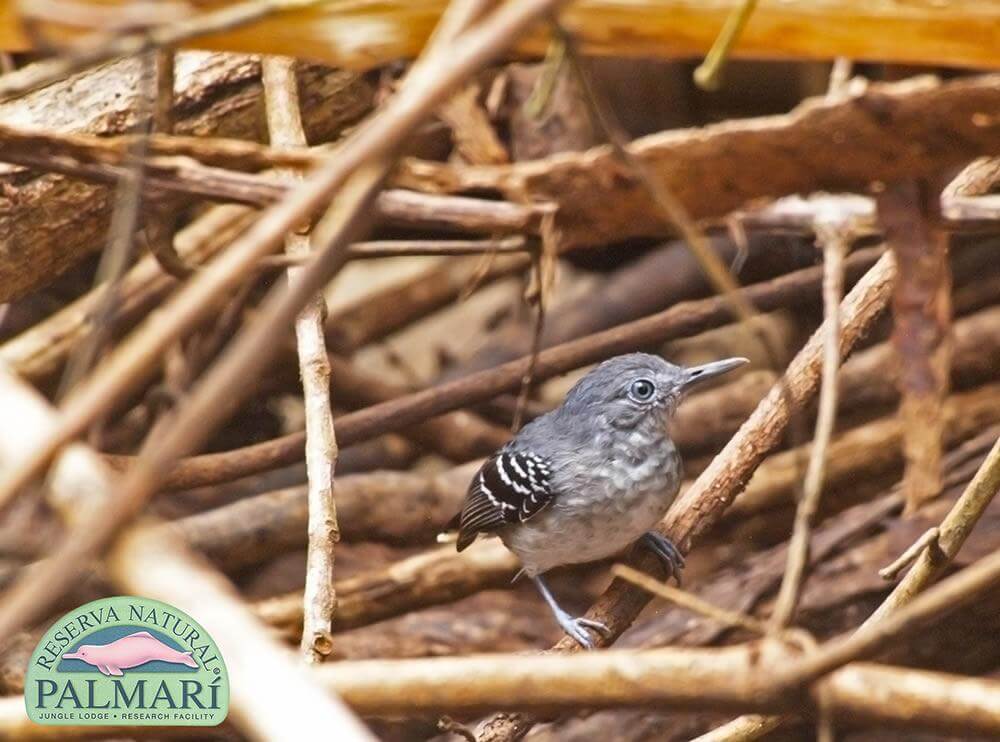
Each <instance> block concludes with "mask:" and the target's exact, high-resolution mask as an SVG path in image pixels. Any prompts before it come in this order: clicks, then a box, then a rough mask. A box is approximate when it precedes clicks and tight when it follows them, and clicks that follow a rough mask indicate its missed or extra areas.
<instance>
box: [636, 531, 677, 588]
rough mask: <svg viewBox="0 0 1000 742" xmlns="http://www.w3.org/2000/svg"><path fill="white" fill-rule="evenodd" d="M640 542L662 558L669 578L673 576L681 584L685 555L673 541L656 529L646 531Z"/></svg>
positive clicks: (661, 561) (658, 557)
mask: <svg viewBox="0 0 1000 742" xmlns="http://www.w3.org/2000/svg"><path fill="white" fill-rule="evenodd" d="M639 542H640V543H641V544H642V545H643V546H645V547H646V548H647V549H649V550H650V551H651V552H653V555H654V556H655V557H656V558H657V559H659V560H660V563H661V564H663V568H664V569H665V570H666V571H667V579H668V580H669V579H670V578H671V577H673V578H674V579H675V580H677V584H678V586H679V585H680V584H681V570H682V569H684V556H683V555H682V554H681V553H680V552H679V551H678V550H677V547H676V546H674V544H673V542H672V541H671V540H670V539H668V538H667V537H666V536H663V535H661V534H659V533H657V532H656V531H648V532H646V533H645V534H643V536H642V538H641V539H639Z"/></svg>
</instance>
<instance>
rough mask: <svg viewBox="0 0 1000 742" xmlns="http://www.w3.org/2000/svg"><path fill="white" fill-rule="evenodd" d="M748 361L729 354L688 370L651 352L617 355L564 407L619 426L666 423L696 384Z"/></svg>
mask: <svg viewBox="0 0 1000 742" xmlns="http://www.w3.org/2000/svg"><path fill="white" fill-rule="evenodd" d="M745 363H749V361H748V360H747V359H746V358H726V359H725V360H722V361H714V362H712V363H705V364H703V365H700V366H692V367H690V368H686V367H684V366H675V365H674V364H672V363H667V362H666V361H665V360H663V359H662V358H660V357H659V356H654V355H650V354H648V353H629V354H627V355H622V356H616V357H614V358H610V359H608V360H607V361H604V362H603V363H601V364H600V365H599V366H597V367H596V368H594V369H593V370H592V371H591V372H590V373H588V374H587V375H586V376H584V377H583V378H582V379H580V381H579V382H577V384H576V385H575V386H574V387H573V388H572V389H571V390H570V391H569V394H567V395H566V401H565V402H564V403H563V408H564V409H565V410H566V411H567V412H568V413H570V414H584V413H586V412H593V413H597V414H598V415H600V416H602V417H603V418H604V420H606V421H607V423H608V424H610V425H611V426H612V427H615V428H619V429H628V428H634V427H636V426H638V425H640V424H641V423H643V422H645V421H649V422H652V423H654V424H662V423H665V422H666V420H667V419H669V417H670V416H671V415H673V413H674V411H675V410H676V409H677V405H678V404H679V403H680V401H681V399H682V398H683V397H684V395H685V394H686V393H687V392H688V391H690V390H691V389H692V388H694V387H695V386H697V385H699V384H702V383H704V382H706V381H708V380H709V379H713V378H715V377H716V376H720V375H722V374H724V373H727V372H729V371H732V370H733V369H735V368H738V367H740V366H742V365H743V364H745Z"/></svg>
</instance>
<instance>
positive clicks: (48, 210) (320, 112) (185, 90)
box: [0, 53, 372, 300]
mask: <svg viewBox="0 0 1000 742" xmlns="http://www.w3.org/2000/svg"><path fill="white" fill-rule="evenodd" d="M141 67H142V66H141V63H140V61H139V60H136V59H127V60H121V61H118V62H115V63H112V64H108V65H104V66H102V67H99V68H97V69H94V70H91V71H88V72H87V73H85V74H83V75H80V76H77V77H73V78H69V79H68V80H63V81H60V82H57V83H55V84H53V85H51V86H49V87H47V88H45V89H44V90H41V91H38V92H37V93H33V94H31V95H28V96H25V97H24V98H20V99H17V100H14V101H9V102H7V103H2V104H0V120H2V121H4V122H5V123H8V124H10V123H13V122H17V123H18V126H23V127H26V129H27V130H28V131H29V132H34V133H35V134H34V135H31V134H28V137H27V138H26V139H24V140H21V141H20V142H18V141H17V138H16V137H15V139H14V140H13V141H11V142H9V143H8V142H6V141H5V138H4V137H0V147H7V146H10V147H11V148H13V149H15V150H17V149H20V151H22V152H29V151H31V150H35V151H36V152H39V153H44V152H46V151H47V149H48V146H49V145H48V144H46V139H47V137H49V136H51V132H52V131H53V130H60V131H70V132H83V131H85V132H87V133H88V135H89V138H90V139H91V140H93V139H97V138H100V137H108V136H112V137H113V136H115V135H117V134H121V133H123V132H127V131H132V130H136V129H140V130H141V129H143V128H145V126H146V121H147V120H148V118H149V116H148V113H146V114H144V113H143V112H144V111H147V109H148V107H147V106H146V105H145V103H144V99H143V98H142V96H141V95H140V92H141V91H142V90H144V88H143V87H142V86H141V85H140V79H141V77H142V69H141ZM177 69H178V76H177V89H176V106H175V112H176V114H177V115H176V121H175V125H176V128H177V131H179V132H183V133H185V134H197V135H199V136H200V137H211V136H214V135H217V134H220V133H225V134H226V135H228V136H232V137H246V138H248V139H254V138H256V137H258V136H259V133H260V131H261V130H262V125H261V124H262V122H261V110H262V106H261V96H262V92H261V85H260V63H259V61H258V60H257V59H256V58H247V57H238V56H234V55H231V54H210V55H203V54H202V55H188V54H185V53H181V54H180V55H179V56H178V68H177ZM300 84H301V85H302V86H303V90H304V91H305V93H306V94H305V95H304V97H303V103H304V105H305V111H304V113H305V116H306V124H307V130H308V133H309V136H310V137H311V138H312V140H313V141H328V140H329V139H331V138H333V137H336V136H337V135H338V134H339V133H340V132H341V131H342V130H343V129H344V127H345V126H347V125H350V124H353V123H354V122H356V121H357V120H358V118H360V117H361V116H362V115H363V114H364V113H365V112H366V111H368V110H369V109H370V108H371V99H372V90H371V87H370V85H369V84H368V83H367V82H366V81H365V80H363V79H362V78H360V77H359V76H357V75H354V74H352V73H348V72H344V71H342V70H330V69H328V68H321V67H318V66H315V65H310V66H306V67H305V68H304V69H303V70H302V73H301V75H300ZM81 90H86V91H87V95H86V96H83V97H82V98H81V96H80V91H81ZM40 131H41V132H48V134H41V135H39V132H40ZM68 136H70V137H72V136H74V135H73V134H70V135H68ZM191 138H193V137H191ZM32 139H34V143H33V144H32V143H31V142H32ZM205 141H208V140H205ZM134 142H135V137H129V142H128V144H127V145H126V144H123V146H122V147H121V148H120V149H119V152H118V154H117V155H116V157H115V159H114V161H115V162H117V163H118V165H119V166H126V167H127V165H128V160H127V158H125V159H123V156H124V154H125V153H127V152H128V151H129V149H128V148H129V147H132V146H134ZM64 154H71V153H64ZM53 155H54V156H53V158H51V159H54V160H56V161H63V160H64V157H63V156H62V154H59V153H58V151H54V152H53ZM94 158H95V160H96V162H97V163H98V164H99V163H100V162H102V161H103V159H104V158H103V156H102V155H101V154H100V151H99V150H98V151H95V153H94ZM69 161H72V156H70V158H69ZM3 170H4V172H3V187H4V190H5V193H7V196H8V198H10V199H11V200H12V202H13V203H14V204H16V205H15V206H12V208H11V209H9V210H8V211H5V212H4V222H3V225H4V230H5V232H4V233H5V239H4V240H3V241H2V242H0V257H2V260H0V298H2V299H0V300H9V299H10V298H13V297H18V296H23V295H24V294H26V293H29V292H31V291H32V290H34V289H35V288H37V287H38V286H40V285H44V284H47V283H49V282H50V281H51V280H52V277H53V275H58V274H60V273H63V272H64V271H65V270H66V269H67V268H69V267H71V266H73V265H75V264H77V263H78V262H79V261H80V260H82V259H83V258H85V257H86V256H87V255H89V254H90V253H91V252H93V250H94V247H95V246H97V245H100V244H101V242H102V241H103V237H104V234H105V232H106V231H107V224H108V219H109V217H110V213H111V205H112V201H111V191H110V190H109V189H108V188H107V187H104V186H101V187H97V186H95V185H94V184H92V183H87V182H84V181H80V180H79V179H77V178H64V177H59V176H55V175H39V174H38V173H26V172H24V171H23V170H22V169H21V168H10V167H5V168H3ZM112 170H113V171H109V172H106V173H105V174H104V175H105V179H104V180H103V182H105V183H113V182H114V180H117V177H118V175H120V174H121V167H118V168H113V169H112ZM108 178H111V180H108ZM146 195H147V196H149V195H151V194H149V193H147V194H146ZM157 200H158V199H157ZM52 213H60V214H62V215H64V217H65V218H64V219H60V220H56V221H55V222H53V221H52V220H51V219H46V218H45V217H44V215H46V214H52Z"/></svg>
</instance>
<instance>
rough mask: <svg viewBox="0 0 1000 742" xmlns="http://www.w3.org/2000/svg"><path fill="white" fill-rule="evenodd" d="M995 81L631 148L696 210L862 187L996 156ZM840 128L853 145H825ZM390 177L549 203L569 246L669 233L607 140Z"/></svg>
mask: <svg viewBox="0 0 1000 742" xmlns="http://www.w3.org/2000/svg"><path fill="white" fill-rule="evenodd" d="M998 80H1000V78H998V77H997V76H996V75H986V76H982V77H977V78H963V79H959V80H952V81H949V82H946V83H941V82H938V81H935V80H933V79H929V78H916V79H913V80H907V81H904V82H899V83H891V84H884V85H870V86H867V87H866V88H855V89H853V90H852V92H851V94H850V95H845V96H844V97H840V98H838V99H837V100H835V101H827V100H823V99H816V100H809V101H806V102H805V103H803V104H801V105H800V106H799V107H798V108H796V109H795V110H794V111H792V112H791V113H789V114H786V115H783V116H772V117H767V118H758V119H747V120H741V121H731V122H726V123H723V124H716V125H713V126H708V127H704V128H701V129H695V130H691V131H674V132H662V133H659V134H653V135H650V136H648V137H644V138H642V139H639V140H637V141H635V142H633V143H632V144H631V145H630V146H629V151H630V152H631V153H632V154H633V156H634V157H636V158H638V160H640V161H641V162H642V163H643V164H644V165H645V167H646V169H647V170H648V171H649V172H650V173H652V174H653V176H654V177H656V178H657V179H658V180H660V181H662V182H663V184H664V185H665V186H666V187H667V188H668V189H669V190H670V191H671V192H672V193H673V194H674V195H675V196H676V198H677V200H678V202H679V203H680V205H682V206H684V207H685V208H686V209H687V211H688V212H689V214H690V215H691V216H692V217H693V218H695V219H708V218H715V217H719V216H722V215H724V214H726V213H728V212H730V211H732V210H734V209H737V208H740V207H742V206H744V205H745V204H746V203H747V202H749V201H752V200H754V199H759V198H764V197H778V196H785V195H788V194H790V193H810V192H813V191H817V190H828V191H832V192H840V191H859V190H864V189H865V188H867V186H868V184H869V183H871V182H872V181H873V180H881V181H884V182H891V181H893V180H899V179H901V178H908V177H920V176H924V175H932V174H934V173H937V172H940V171H942V170H945V169H947V168H948V167H949V166H952V165H955V164H961V163H963V162H968V161H969V160H971V159H973V158H975V157H977V156H980V155H984V154H993V153H995V151H996V150H997V148H998V147H1000V145H998V144H997V142H998V141H1000V137H998V136H997V133H998V131H1000V122H995V121H992V120H986V119H985V118H984V117H983V116H982V115H981V112H982V111H988V110H995V109H996V108H997V107H998V106H1000V85H998ZM842 137H843V138H844V139H843V141H850V142H851V147H850V149H849V150H843V149H842V148H839V147H830V146H828V145H829V143H830V142H831V141H842V139H841V138H842ZM943 143H944V144H943ZM793 153H794V154H793ZM789 157H792V158H793V159H792V160H791V161H790V160H789ZM792 161H793V162H794V164H791V165H790V162H792ZM695 174H696V175H695ZM764 174H766V177H765V176H764ZM397 180H398V182H400V183H402V184H405V185H407V186H409V187H413V188H416V189H419V190H427V191H434V192H459V191H463V190H467V189H490V190H499V191H500V192H501V193H504V194H506V195H507V197H508V198H509V199H510V200H512V201H518V200H523V201H525V202H536V203H545V202H548V203H553V204H556V205H557V206H558V211H557V221H558V224H557V226H558V227H559V228H560V229H561V230H562V231H563V234H564V237H565V245H564V246H565V247H566V248H567V249H570V248H572V247H577V246H595V245H604V244H614V243H619V242H621V241H622V240H625V239H627V238H629V237H637V236H649V235H654V234H663V232H664V223H663V220H662V217H661V215H660V212H659V209H658V208H657V206H656V204H655V203H654V202H653V200H652V198H651V197H650V195H649V194H648V193H647V192H646V188H645V186H644V184H643V183H642V182H641V180H640V179H638V178H636V177H635V176H634V175H633V174H632V173H631V172H630V171H629V170H628V169H627V168H626V167H625V166H624V165H622V164H621V163H620V162H618V160H617V158H616V157H615V154H614V152H613V151H611V150H609V149H608V148H601V147H598V148H594V149H591V150H588V151H587V152H582V153H572V154H567V153H564V154H560V155H556V156H553V157H550V158H547V159H544V160H538V161H535V162H525V163H515V164H512V165H508V166H494V167H463V168H461V169H458V168H454V167H450V166H448V165H440V164H434V163H427V162H415V161H411V162H408V163H406V165H405V169H404V171H403V172H401V173H400V175H399V176H398V177H397Z"/></svg>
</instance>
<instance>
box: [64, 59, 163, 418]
mask: <svg viewBox="0 0 1000 742" xmlns="http://www.w3.org/2000/svg"><path fill="white" fill-rule="evenodd" d="M154 64H155V59H154V57H153V55H152V54H146V55H143V57H142V59H141V65H142V67H141V75H140V86H141V88H142V90H143V92H144V93H147V94H148V92H150V91H148V90H147V89H148V88H149V87H150V83H151V82H152V80H153V76H154V70H153V66H154ZM143 100H148V99H147V98H146V96H143ZM148 133H149V132H148V130H147V131H145V132H144V134H147V135H148ZM147 141H148V139H147V137H146V136H139V137H138V138H136V139H135V140H134V143H135V144H134V146H135V149H134V152H133V155H134V157H133V160H132V163H131V165H130V167H129V168H128V169H127V170H126V171H125V172H124V173H123V174H122V177H121V179H120V180H119V181H118V185H117V187H116V189H115V195H114V203H115V207H114V212H113V213H112V215H111V225H110V227H109V228H108V244H107V246H106V248H105V250H104V254H103V255H102V256H101V263H100V265H99V266H98V269H97V277H96V278H95V280H94V286H95V287H96V286H100V285H102V284H103V285H104V286H105V289H104V294H103V296H102V297H101V301H100V305H99V306H98V307H97V309H96V311H95V312H94V315H93V320H92V321H93V323H94V330H93V332H91V333H90V334H89V335H87V336H86V337H85V338H83V340H82V342H81V343H80V345H79V346H77V347H76V348H75V349H74V351H73V353H72V354H71V355H70V357H69V360H68V361H67V363H66V369H65V371H64V373H63V378H62V381H61V382H60V387H59V392H58V394H57V395H56V396H57V398H60V399H61V398H63V397H65V396H66V395H67V394H68V393H69V392H70V391H71V390H72V389H73V388H74V387H75V386H76V385H77V383H78V382H79V381H80V380H81V379H82V378H83V377H84V376H86V375H87V373H89V372H90V369H91V367H92V366H93V365H94V363H95V361H96V360H97V358H98V356H99V355H100V353H101V350H102V349H103V348H104V345H105V343H106V342H107V341H108V339H109V338H110V336H111V330H112V325H113V323H114V315H115V312H116V311H117V307H118V303H119V299H120V296H119V289H120V283H121V281H122V278H123V277H124V276H125V273H126V271H127V270H128V267H129V263H130V262H131V258H132V248H133V246H134V243H135V231H136V228H137V226H138V224H139V216H140V215H139V211H140V206H141V205H142V181H143V176H144V173H145V168H144V166H143V160H144V159H145V155H146V146H147V145H146V143H147Z"/></svg>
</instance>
